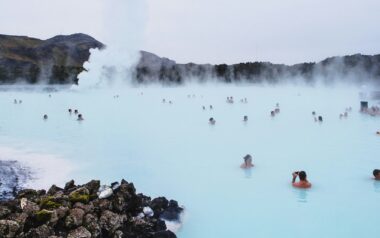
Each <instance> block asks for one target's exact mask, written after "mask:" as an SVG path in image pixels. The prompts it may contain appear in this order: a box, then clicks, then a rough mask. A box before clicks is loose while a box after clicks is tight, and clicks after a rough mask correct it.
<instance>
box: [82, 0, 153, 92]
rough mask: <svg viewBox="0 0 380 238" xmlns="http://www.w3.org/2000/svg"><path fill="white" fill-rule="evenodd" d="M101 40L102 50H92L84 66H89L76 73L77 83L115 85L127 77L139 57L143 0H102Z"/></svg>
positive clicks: (85, 85) (128, 78) (89, 85)
mask: <svg viewBox="0 0 380 238" xmlns="http://www.w3.org/2000/svg"><path fill="white" fill-rule="evenodd" d="M102 4H103V7H102V11H103V12H102V16H100V17H101V18H102V22H103V25H102V26H101V27H102V28H103V34H104V36H103V37H102V41H103V43H104V44H106V48H105V50H102V51H99V50H92V51H91V57H90V60H89V62H88V63H86V64H85V65H84V67H85V68H86V69H87V70H88V71H87V72H83V73H81V74H80V75H79V85H80V87H94V86H95V87H99V86H102V85H105V84H107V85H108V86H110V85H112V86H118V85H120V84H124V83H127V82H129V81H130V79H131V75H132V73H133V68H134V66H135V65H136V64H137V62H138V60H139V57H140V55H139V50H140V49H141V46H142V41H143V33H144V24H145V23H144V22H145V7H146V5H145V1H144V0H108V1H102Z"/></svg>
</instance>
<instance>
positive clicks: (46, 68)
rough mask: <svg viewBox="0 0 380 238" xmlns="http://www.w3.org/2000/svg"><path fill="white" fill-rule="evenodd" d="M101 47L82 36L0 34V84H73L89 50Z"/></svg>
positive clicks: (97, 42)
mask: <svg viewBox="0 0 380 238" xmlns="http://www.w3.org/2000/svg"><path fill="white" fill-rule="evenodd" d="M103 47H104V45H103V44H102V43H100V42H99V41H97V40H95V39H94V38H92V37H90V36H88V35H85V34H73V35H68V36H55V37H53V38H50V39H47V40H39V39H35V38H29V37H26V36H9V35H0V84H13V83H20V82H24V83H28V84H34V83H40V82H42V83H46V84H73V83H77V82H78V74H79V73H80V72H82V71H83V70H84V68H83V64H84V62H86V61H88V59H89V57H90V51H89V50H90V49H93V48H99V49H101V48H103Z"/></svg>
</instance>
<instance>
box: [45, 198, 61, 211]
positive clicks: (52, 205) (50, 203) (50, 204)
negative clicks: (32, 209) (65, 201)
mask: <svg viewBox="0 0 380 238" xmlns="http://www.w3.org/2000/svg"><path fill="white" fill-rule="evenodd" d="M40 206H41V208H45V209H56V208H59V207H60V206H62V204H60V203H58V202H55V201H54V197H52V196H49V197H46V198H43V199H42V200H41V202H40Z"/></svg>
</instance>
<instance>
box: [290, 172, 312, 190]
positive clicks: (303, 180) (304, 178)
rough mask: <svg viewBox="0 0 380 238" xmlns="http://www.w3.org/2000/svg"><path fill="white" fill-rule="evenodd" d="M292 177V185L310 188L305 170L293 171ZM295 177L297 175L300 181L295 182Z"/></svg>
mask: <svg viewBox="0 0 380 238" xmlns="http://www.w3.org/2000/svg"><path fill="white" fill-rule="evenodd" d="M292 175H293V179H292V185H293V187H296V188H310V187H311V183H309V181H307V175H306V172H305V171H297V172H294V173H293V174H292ZM297 177H299V179H300V181H299V182H296V179H297Z"/></svg>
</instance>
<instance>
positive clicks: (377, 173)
mask: <svg viewBox="0 0 380 238" xmlns="http://www.w3.org/2000/svg"><path fill="white" fill-rule="evenodd" d="M373 176H374V177H375V178H377V179H380V169H375V170H373Z"/></svg>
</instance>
